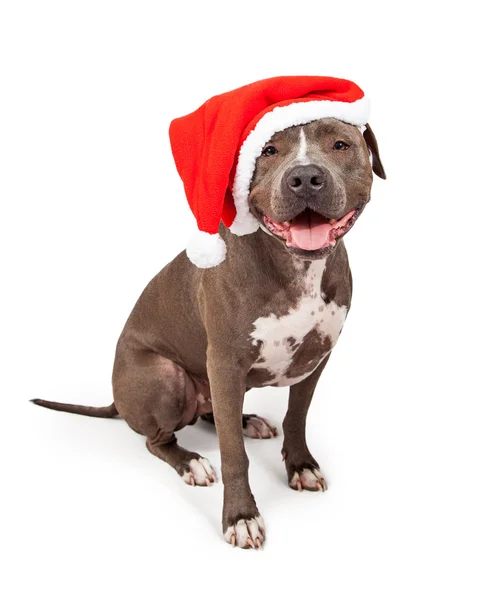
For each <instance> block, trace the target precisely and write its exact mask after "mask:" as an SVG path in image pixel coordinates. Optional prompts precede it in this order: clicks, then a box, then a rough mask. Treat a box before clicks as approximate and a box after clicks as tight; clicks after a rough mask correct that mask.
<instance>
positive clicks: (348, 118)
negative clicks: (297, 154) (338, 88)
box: [230, 97, 369, 235]
mask: <svg viewBox="0 0 479 600" xmlns="http://www.w3.org/2000/svg"><path fill="white" fill-rule="evenodd" d="M328 117H333V118H335V119H339V120H340V121H344V122H345V123H350V124H351V125H356V126H360V125H365V124H366V123H367V122H368V118H369V99H368V98H366V97H363V98H361V99H360V100H356V101H355V102H339V101H337V100H310V101H309V102H304V101H298V102H294V103H293V104H288V105H287V106H277V107H276V108H274V109H273V110H272V111H271V112H267V113H266V114H265V115H264V116H263V117H262V118H261V119H260V120H259V121H258V123H256V127H255V128H254V129H253V131H251V132H250V133H249V135H248V137H247V138H246V139H245V141H244V142H243V145H242V146H241V149H240V151H239V156H238V165H237V167H236V173H235V178H234V183H233V198H234V202H235V208H236V216H235V219H234V221H233V223H232V224H231V227H230V231H231V232H232V233H234V234H236V235H246V234H248V233H254V232H255V231H256V230H257V229H258V227H259V223H258V221H257V220H256V219H255V218H254V217H253V215H252V214H251V213H250V212H249V206H248V196H249V190H250V185H251V179H252V178H253V174H254V170H255V167H256V159H257V158H258V156H260V154H261V152H262V150H263V146H264V145H265V144H266V143H267V142H268V141H269V140H270V139H271V138H272V137H273V135H274V134H275V133H277V132H278V131H283V130H284V129H287V128H288V127H293V126H294V125H305V124H306V123H311V121H316V120H318V119H326V118H328Z"/></svg>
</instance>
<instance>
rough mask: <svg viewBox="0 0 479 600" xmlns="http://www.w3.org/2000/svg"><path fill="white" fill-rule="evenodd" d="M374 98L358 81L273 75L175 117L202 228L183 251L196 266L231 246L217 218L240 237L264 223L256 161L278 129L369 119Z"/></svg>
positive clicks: (174, 139)
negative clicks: (254, 193)
mask: <svg viewBox="0 0 479 600" xmlns="http://www.w3.org/2000/svg"><path fill="white" fill-rule="evenodd" d="M368 115H369V101H368V99H367V98H366V97H365V96H364V93H363V91H362V90H361V89H360V88H359V87H358V86H357V85H356V84H354V83H353V82H351V81H347V80H345V79H336V78H334V77H315V76H300V77H294V76H292V77H273V78H271V79H264V80H262V81H257V82H256V83H252V84H250V85H245V86H243V87H241V88H238V89H236V90H232V91H231V92H226V93H225V94H220V95H219V96H214V97H213V98H211V99H210V100H208V101H207V102H205V104H203V106H200V108H198V110H195V111H194V112H192V113H190V114H189V115H186V116H184V117H180V118H178V119H175V120H174V121H172V123H171V125H170V141H171V148H172V151H173V157H174V159H175V164H176V168H177V169H178V173H179V174H180V177H181V179H182V180H183V184H184V187H185V192H186V197H187V199H188V203H189V205H190V208H191V211H192V212H193V214H194V216H195V217H196V221H197V224H198V229H199V232H198V233H197V234H196V235H195V236H194V238H193V239H192V240H191V242H190V243H189V244H188V247H187V249H186V253H187V255H188V258H189V259H190V260H191V262H193V263H194V264H195V265H196V266H198V267H201V268H209V267H214V266H216V265H219V264H220V263H221V262H222V261H223V260H224V259H225V256H226V245H225V243H224V241H223V240H222V238H221V237H220V235H219V233H218V230H219V225H220V222H221V221H223V223H224V224H225V225H226V227H229V229H230V231H231V232H232V233H234V234H236V235H246V234H249V233H253V232H254V231H256V230H257V229H258V227H259V223H258V221H257V220H256V219H255V218H254V217H253V215H252V214H251V213H250V211H249V207H248V195H249V190H250V184H251V179H252V177H253V174H254V170H255V163H256V159H257V158H258V156H260V155H261V151H262V149H263V147H264V145H265V144H266V143H267V142H268V141H269V140H270V139H271V137H272V136H273V135H274V134H275V133H276V132H278V131H282V130H283V129H286V128H288V127H291V126H293V125H304V124H306V123H310V122H311V121H316V120H317V119H324V118H326V117H334V118H336V119H339V120H340V121H344V122H345V123H350V124H351V125H356V126H363V125H365V124H366V123H367V121H368Z"/></svg>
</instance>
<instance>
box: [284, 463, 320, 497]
mask: <svg viewBox="0 0 479 600" xmlns="http://www.w3.org/2000/svg"><path fill="white" fill-rule="evenodd" d="M289 487H290V488H293V490H298V491H299V492H302V491H303V490H308V491H310V492H325V491H326V490H327V489H328V486H327V485H326V480H325V479H324V477H323V474H322V473H321V471H320V470H319V469H313V470H311V469H303V470H302V471H301V472H300V473H298V472H297V471H295V473H294V475H293V477H292V478H291V480H290V481H289Z"/></svg>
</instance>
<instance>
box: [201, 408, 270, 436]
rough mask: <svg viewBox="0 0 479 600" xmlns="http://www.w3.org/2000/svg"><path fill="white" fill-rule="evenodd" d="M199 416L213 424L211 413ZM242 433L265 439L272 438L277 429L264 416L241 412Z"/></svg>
mask: <svg viewBox="0 0 479 600" xmlns="http://www.w3.org/2000/svg"><path fill="white" fill-rule="evenodd" d="M201 418H202V419H203V420H205V421H207V422H208V423H212V424H213V425H214V424H215V419H214V417H213V413H212V412H211V413H207V414H206V415H201ZM242 424H243V435H245V436H246V437H250V438H255V439H257V440H267V439H270V438H274V437H276V436H277V435H278V430H277V429H276V427H275V426H274V425H273V424H272V423H270V422H269V421H268V420H267V419H265V418H264V417H260V416H259V415H245V414H243V422H242Z"/></svg>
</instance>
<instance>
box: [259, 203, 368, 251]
mask: <svg viewBox="0 0 479 600" xmlns="http://www.w3.org/2000/svg"><path fill="white" fill-rule="evenodd" d="M360 212H361V211H360V208H355V209H353V210H350V211H349V212H348V213H346V214H345V215H344V216H343V217H341V218H340V219H328V218H326V217H323V216H322V215H320V214H319V213H317V212H314V211H313V210H311V209H309V208H307V209H306V210H304V211H303V212H302V213H300V214H299V215H297V216H296V217H294V219H292V220H291V221H283V222H282V223H281V222H279V221H275V220H274V219H271V218H270V217H267V216H266V215H262V216H263V221H264V224H265V225H266V227H267V228H268V230H269V231H270V232H271V233H273V234H274V235H276V236H278V237H280V238H282V239H283V240H284V241H285V242H286V246H288V247H289V248H298V249H300V250H307V251H314V250H324V249H326V248H331V247H333V246H335V245H336V240H337V239H338V238H339V237H340V236H342V235H344V234H345V233H346V232H347V231H349V229H351V227H352V226H353V224H354V222H355V221H356V219H357V218H358V216H359V213H360Z"/></svg>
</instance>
